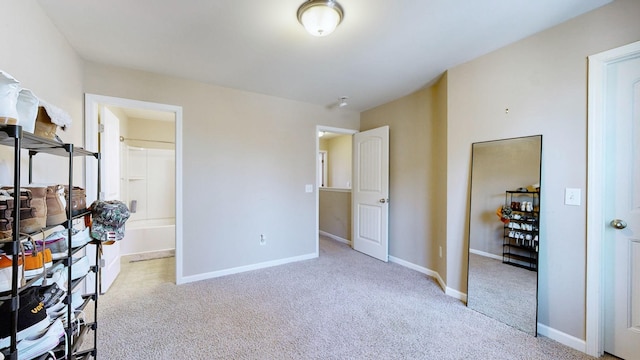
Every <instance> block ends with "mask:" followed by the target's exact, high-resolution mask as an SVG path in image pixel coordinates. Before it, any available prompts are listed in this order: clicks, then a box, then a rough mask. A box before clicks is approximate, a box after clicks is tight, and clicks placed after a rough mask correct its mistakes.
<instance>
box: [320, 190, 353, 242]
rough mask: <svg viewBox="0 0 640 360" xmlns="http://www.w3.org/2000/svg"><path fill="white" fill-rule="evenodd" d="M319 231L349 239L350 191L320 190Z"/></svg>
mask: <svg viewBox="0 0 640 360" xmlns="http://www.w3.org/2000/svg"><path fill="white" fill-rule="evenodd" d="M319 195H320V198H319V204H320V231H324V232H326V233H329V234H331V235H335V236H337V237H340V238H342V239H345V240H351V191H349V190H335V189H321V190H320V194H319Z"/></svg>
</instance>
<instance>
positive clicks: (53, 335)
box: [17, 319, 64, 360]
mask: <svg viewBox="0 0 640 360" xmlns="http://www.w3.org/2000/svg"><path fill="white" fill-rule="evenodd" d="M61 338H64V324H63V322H62V321H61V320H60V319H58V320H55V321H54V322H53V323H52V324H51V326H49V328H48V329H47V331H46V332H45V333H44V334H42V335H39V336H30V337H28V338H25V339H24V340H22V341H20V342H19V343H18V346H17V348H18V360H23V359H24V360H27V359H34V358H36V357H38V356H40V355H44V354H46V353H47V352H49V351H51V350H53V349H55V348H56V347H57V346H58V345H59V344H60V339H61Z"/></svg>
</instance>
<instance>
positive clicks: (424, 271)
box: [389, 256, 467, 303]
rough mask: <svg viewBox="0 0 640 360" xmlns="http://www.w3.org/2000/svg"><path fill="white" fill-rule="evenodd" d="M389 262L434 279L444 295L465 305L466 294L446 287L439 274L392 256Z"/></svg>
mask: <svg viewBox="0 0 640 360" xmlns="http://www.w3.org/2000/svg"><path fill="white" fill-rule="evenodd" d="M389 261H390V262H392V263H396V264H398V265H401V266H404V267H406V268H409V269H411V270H415V271H417V272H419V273H422V274H425V275H427V276H431V277H432V278H434V279H436V281H437V282H438V285H440V288H442V291H444V293H445V294H446V295H449V296H451V297H453V298H456V299H458V300H461V301H462V302H464V303H466V302H467V294H465V293H461V292H459V291H458V290H454V289H452V288H450V287H447V284H445V282H444V280H442V277H441V276H440V274H439V273H438V272H437V271H433V270H431V269H427V268H426V267H423V266H420V265H416V264H414V263H410V262H408V261H406V260H402V259H399V258H397V257H394V256H389Z"/></svg>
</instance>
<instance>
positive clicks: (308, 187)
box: [304, 184, 313, 193]
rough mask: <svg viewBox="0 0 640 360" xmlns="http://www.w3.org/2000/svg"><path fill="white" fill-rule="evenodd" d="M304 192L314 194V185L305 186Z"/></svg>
mask: <svg viewBox="0 0 640 360" xmlns="http://www.w3.org/2000/svg"><path fill="white" fill-rule="evenodd" d="M304 191H305V192H308V193H310V192H313V185H312V184H307V185H305V186H304Z"/></svg>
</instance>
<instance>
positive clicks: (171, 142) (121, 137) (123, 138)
mask: <svg viewBox="0 0 640 360" xmlns="http://www.w3.org/2000/svg"><path fill="white" fill-rule="evenodd" d="M125 140H132V141H148V142H157V143H164V144H175V142H173V141H162V140H146V139H132V138H126V137H124V136H120V141H121V142H122V141H125Z"/></svg>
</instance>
